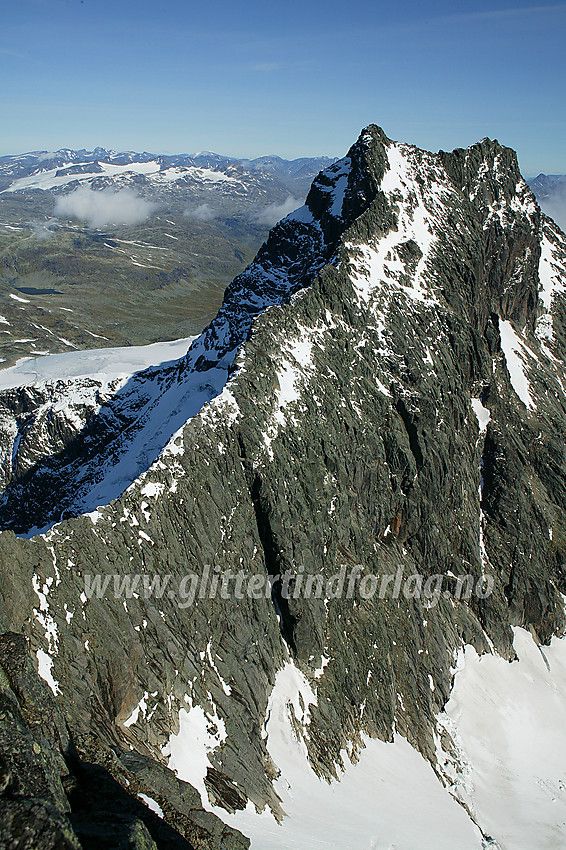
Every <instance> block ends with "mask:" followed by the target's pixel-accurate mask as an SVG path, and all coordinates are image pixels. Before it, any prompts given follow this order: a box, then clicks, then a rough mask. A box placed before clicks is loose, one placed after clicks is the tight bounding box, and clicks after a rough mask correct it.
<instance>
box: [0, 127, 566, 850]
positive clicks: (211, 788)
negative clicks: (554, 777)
mask: <svg viewBox="0 0 566 850" xmlns="http://www.w3.org/2000/svg"><path fill="white" fill-rule="evenodd" d="M565 293H566V237H564V234H562V233H561V232H560V230H559V229H558V228H557V227H556V225H555V224H554V223H553V222H552V221H551V220H550V219H548V218H546V217H544V216H542V215H541V213H540V210H539V208H538V206H537V205H536V202H535V201H534V198H533V196H532V194H531V192H530V190H529V189H528V187H527V186H526V184H525V183H524V181H523V180H522V178H521V176H520V174H519V172H518V168H517V161H516V157H515V156H514V154H513V153H512V152H511V151H509V150H508V149H506V148H502V147H501V146H499V145H498V143H497V142H492V141H490V140H483V141H482V142H479V143H478V144H477V145H473V146H472V147H471V148H469V149H467V150H466V151H460V150H457V151H454V152H452V153H451V154H448V153H444V152H442V151H441V152H440V153H438V154H435V153H429V152H426V151H422V150H419V149H418V148H416V147H413V146H410V145H406V144H401V143H396V142H392V141H391V140H389V139H388V138H387V137H386V136H385V134H384V133H383V131H381V130H380V129H379V128H378V127H375V126H374V125H370V127H368V128H366V129H365V130H364V131H363V132H362V134H361V135H360V138H359V139H358V141H357V142H356V143H355V144H354V145H353V147H352V148H351V149H350V151H349V152H348V154H347V156H346V157H344V159H342V160H339V161H338V162H336V163H334V164H332V165H330V166H329V168H326V169H325V170H324V171H323V172H321V173H320V174H319V175H318V177H317V178H316V179H315V181H314V183H313V186H312V188H311V190H310V192H309V195H308V197H307V202H306V204H305V206H304V207H301V208H300V209H299V210H297V211H295V212H294V213H291V214H290V215H289V216H287V217H286V218H284V219H283V220H282V221H281V222H280V223H279V224H278V225H277V226H276V227H275V228H274V229H273V230H272V231H271V233H270V235H269V238H268V239H267V241H266V243H265V244H264V245H263V247H262V248H261V249H260V251H259V253H258V255H257V257H256V259H255V260H254V262H253V263H252V264H251V265H250V266H249V267H248V268H247V269H246V271H244V272H243V273H242V274H241V275H239V276H238V277H237V278H235V280H234V281H233V282H232V283H231V284H230V286H229V287H228V289H227V291H226V294H225V298H224V302H223V305H222V307H221V309H220V311H219V313H218V315H217V316H216V318H215V319H214V320H213V321H212V322H211V323H210V325H209V326H208V327H207V328H206V329H205V331H204V332H203V334H202V335H201V336H200V337H199V338H198V339H196V340H195V341H194V342H193V344H192V345H191V348H190V350H189V351H188V352H187V354H186V355H185V356H184V357H182V358H181V359H180V360H178V361H176V362H174V363H168V364H166V365H164V366H162V367H154V368H150V369H148V370H146V371H144V372H140V373H138V374H135V375H132V376H131V378H130V379H129V380H127V381H126V382H123V383H119V384H116V385H115V384H112V385H107V386H104V387H103V386H101V385H100V383H97V382H96V381H92V382H88V381H85V380H80V381H67V382H65V381H62V382H58V383H49V382H48V381H47V382H43V383H42V384H41V385H40V386H36V387H33V389H30V388H25V387H23V388H14V389H12V390H9V391H5V392H4V393H2V394H1V395H0V404H1V407H0V414H1V420H0V422H1V428H2V450H3V455H2V472H3V475H4V482H5V485H4V493H3V497H2V504H1V506H0V507H1V510H2V514H3V518H4V519H3V521H4V527H5V528H6V529H15V530H16V531H17V532H20V533H21V532H25V533H26V534H27V535H29V536H31V537H32V539H31V540H25V539H21V538H18V537H15V536H14V534H13V533H12V531H10V530H7V531H4V532H3V533H1V534H0V557H1V558H2V559H3V563H9V564H10V565H11V568H10V569H9V570H7V571H6V580H5V585H4V589H3V594H4V596H3V599H2V615H3V617H4V621H5V623H6V629H11V630H14V631H18V632H23V633H24V634H25V635H27V637H28V639H29V643H30V647H31V649H32V651H33V652H34V653H35V655H36V658H37V660H38V664H39V665H40V672H41V673H42V675H43V678H45V680H46V681H47V682H48V683H49V685H50V687H51V689H52V691H53V692H54V694H55V695H56V699H57V704H58V705H59V706H60V707H61V710H62V711H63V712H64V713H65V716H66V718H67V720H68V723H69V725H70V728H71V729H72V730H73V731H74V732H75V734H76V738H77V740H78V741H79V743H80V746H81V747H82V751H81V752H82V753H83V754H85V756H86V755H89V757H91V758H92V757H93V756H92V754H93V753H95V754H96V758H99V759H102V758H103V757H104V759H105V764H107V765H108V770H111V771H113V776H115V777H116V781H119V782H121V783H123V784H124V785H125V778H127V779H128V781H129V782H131V777H130V774H129V773H124V767H125V765H130V766H131V764H132V759H131V758H130V759H128V758H126V755H127V754H128V751H129V748H133V750H134V751H135V752H137V753H138V754H143V756H144V757H145V758H147V759H148V760H150V761H153V762H159V763H160V765H161V767H163V768H164V766H167V767H169V768H170V769H171V770H175V771H176V772H177V775H178V779H179V780H184V781H186V782H190V783H191V785H193V786H194V787H195V788H196V789H198V792H199V794H200V795H201V798H202V802H203V804H204V805H205V806H214V807H216V811H217V813H218V811H221V810H222V809H223V810H224V812H228V813H230V817H231V818H232V820H231V823H233V825H237V826H242V828H243V825H244V824H245V826H246V828H249V829H250V830H255V829H260V827H258V823H259V822H258V821H257V820H254V818H255V815H254V814H253V811H252V809H253V807H254V806H255V809H257V810H258V811H262V810H265V811H264V815H263V821H262V823H263V822H264V821H265V818H268V817H269V815H268V812H267V810H270V811H271V812H272V813H273V815H274V817H275V818H276V819H277V820H282V821H283V827H282V828H284V825H285V812H286V811H287V809H289V810H292V807H293V800H297V798H298V797H300V791H299V789H300V788H301V787H302V786H301V785H300V784H297V783H298V780H297V776H298V775H299V774H300V775H301V776H303V775H306V776H308V777H311V776H312V774H313V772H314V773H315V774H316V775H317V776H318V777H323V778H325V779H327V780H329V782H334V781H336V780H338V779H339V778H341V777H343V775H344V773H347V771H348V770H349V765H350V763H355V762H356V761H357V760H358V758H361V757H362V755H363V753H364V751H365V750H369V749H371V747H372V746H373V743H376V742H378V743H380V744H381V745H383V747H385V750H380V752H381V755H382V756H383V754H384V753H386V752H389V753H391V752H392V750H391V749H387V748H388V747H393V748H395V747H397V745H398V744H399V739H400V738H401V739H402V740H403V741H404V743H403V745H402V746H403V747H404V746H405V745H406V747H407V748H409V751H410V752H411V753H412V754H413V755H412V756H411V758H413V759H414V761H413V762H411V763H412V764H413V765H416V764H419V765H421V767H422V766H423V762H424V764H425V766H426V769H427V771H428V773H427V776H429V777H430V781H433V782H435V783H436V778H435V776H434V774H433V773H432V772H431V771H430V766H432V768H433V770H434V773H435V774H436V776H437V777H439V778H440V779H441V783H442V794H443V795H446V798H445V799H446V800H447V803H446V805H449V806H450V807H456V810H457V812H458V817H461V818H462V819H463V821H461V822H460V821H459V823H460V824H461V826H462V829H467V830H468V833H466V835H468V838H469V843H466V844H462V845H461V846H466V847H474V848H475V847H477V848H478V850H479V848H480V847H484V848H485V847H488V846H491V847H495V846H497V845H494V843H493V841H494V840H495V839H493V837H492V831H491V829H490V811H489V807H488V808H487V809H486V808H485V806H484V805H483V803H482V799H481V795H478V793H477V790H476V789H477V786H476V785H474V782H473V781H470V782H469V783H463V782H462V781H461V777H462V776H466V777H467V776H471V777H474V776H476V775H477V771H479V772H480V773H481V764H480V765H479V767H478V765H477V764H475V763H474V761H473V758H472V756H470V755H469V754H467V753H466V751H465V750H464V748H463V746H462V745H461V743H460V741H461V737H460V731H461V730H460V728H459V726H458V722H459V719H458V715H457V714H456V715H454V714H446V711H447V710H448V709H447V705H448V701H449V698H450V694H451V691H452V688H453V685H454V675H455V658H456V657H457V656H458V653H460V652H462V651H463V648H464V647H466V646H467V647H468V648H469V647H473V651H474V652H475V653H476V654H477V655H480V656H488V657H489V658H493V659H498V660H501V659H504V660H513V659H515V658H516V657H517V654H518V643H517V634H518V630H519V633H520V634H521V635H522V634H523V632H525V633H526V635H527V637H528V638H529V640H533V639H534V640H535V641H536V645H535V650H536V652H537V653H538V652H539V650H538V649H537V645H542V644H545V643H549V642H550V641H551V640H552V638H553V636H554V635H555V634H558V633H562V632H563V630H564V624H565V615H564V601H563V596H562V594H564V593H566V576H565V564H566V548H565V543H564V541H565V540H566V521H565V519H564V511H563V505H564V503H565V501H566V459H565V456H564V439H563V435H564V430H565V428H566V385H565V384H564V379H563V373H564V364H565V362H566V359H565V358H566V351H565V349H564V341H565V339H566V331H565V328H566V325H565V322H566V306H565V304H566V302H565V300H564V299H565ZM227 572H229V573H230V575H235V574H238V573H241V574H243V575H244V577H249V576H255V577H256V578H258V577H259V579H260V581H261V579H262V577H263V585H262V588H263V590H262V592H261V593H260V594H256V595H254V594H247V593H243V594H241V595H240V596H237V595H236V593H235V592H234V593H232V592H229V591H228V589H226V592H224V591H223V590H218V592H216V591H215V593H214V594H212V593H211V592H210V585H207V588H205V590H204V591H203V592H202V593H200V592H199V593H197V592H196V591H195V593H194V594H193V595H192V598H191V599H190V601H189V602H187V598H186V596H185V597H181V595H180V588H181V587H184V588H185V590H186V588H187V579H188V578H190V579H191V581H192V577H194V580H195V582H197V585H195V586H198V587H200V588H202V582H203V581H205V580H206V581H207V582H208V581H209V578H210V576H211V575H212V576H216V578H217V586H219V587H221V588H222V587H223V585H222V583H221V580H220V576H223V577H226V575H227ZM93 575H97V576H99V579H98V581H100V582H104V581H105V582H106V585H105V587H107V588H108V587H111V588H112V589H113V591H114V592H113V593H112V592H109V593H108V594H105V593H102V592H101V593H100V594H97V593H96V592H92V593H90V595H89V594H87V593H86V591H85V587H86V584H85V583H86V580H87V576H88V577H89V581H90V579H91V578H92V576H93ZM164 575H166V576H167V577H168V579H167V582H168V583H167V585H166V592H163V593H160V594H158V593H156V592H155V589H154V583H153V584H151V582H153V579H154V578H155V576H157V577H158V578H159V579H160V581H161V578H162V577H163V576H164ZM132 576H138V579H139V581H141V582H142V584H141V585H140V586H139V587H138V586H137V585H136V587H137V589H136V590H135V591H134V592H132V593H130V594H129V595H127V598H126V597H125V596H124V593H123V592H120V588H123V587H124V585H123V581H122V579H123V578H124V577H127V581H128V582H131V581H132V580H133V579H132ZM143 576H145V577H147V578H148V580H150V579H151V581H150V584H151V588H152V589H151V591H147V592H144V590H142V589H141V588H145V587H146V585H144V584H143V581H142V578H141V577H143ZM282 576H286V577H287V579H288V587H290V588H291V589H292V590H293V592H292V593H291V594H285V593H284V591H283V583H282V580H281V577H282ZM341 577H342V578H341ZM397 577H398V578H397ZM409 577H410V578H411V582H412V583H409V584H407V582H406V581H405V579H407V580H408V579H409ZM226 580H227V581H228V579H226ZM341 581H342V585H343V586H342V588H341V590H340V589H339V586H340V582H341ZM183 582H185V583H184V584H183ZM199 582H200V583H201V584H198V583H199ZM397 582H398V589H397V592H396V593H395V592H394V591H395V587H396V586H397ZM384 583H385V584H384ZM419 583H420V584H419ZM463 583H465V585H466V586H467V587H468V588H469V593H468V594H467V595H462V592H461V589H462V585H463ZM146 584H147V582H146ZM305 586H307V587H309V588H310V590H309V592H308V593H307V592H305V591H304V588H305ZM423 586H428V587H429V588H436V589H437V591H438V592H437V593H436V594H434V593H433V595H432V597H431V595H430V593H429V595H428V596H427V595H426V594H423V593H422V592H421V591H419V592H416V591H415V588H417V589H418V588H419V587H420V588H421V589H422V587H423ZM128 587H130V589H131V586H130V585H128ZM382 587H385V591H387V592H384V593H383V594H382V593H381V590H379V591H378V588H379V589H381V588H382ZM116 588H118V590H116ZM226 588H228V585H226ZM317 588H319V590H317ZM348 588H350V590H348ZM372 588H373V591H372ZM401 588H402V590H401ZM91 589H92V588H91ZM521 630H522V631H521ZM530 635H532V636H533V637H532V638H531V637H530ZM542 651H543V650H542V646H541V652H542ZM541 657H542V656H541ZM507 666H508V665H507ZM484 668H485V665H484ZM454 717H455V719H454ZM290 748H291V750H292V751H293V753H294V759H295V760H294V761H293V762H292V763H291V764H289V763H288V762H287V761H286V753H287V752H288V751H289V749H290ZM393 751H395V752H398V749H394V750H393ZM125 754H126V755H125ZM134 761H135V759H134ZM383 763H384V762H383V759H381V761H380V762H379V764H380V765H383ZM298 764H300V765H301V770H303V768H304V771H303V773H301V772H300V771H299V772H298V773H297V765H298ZM147 769H148V770H149V768H147ZM423 769H424V768H423ZM155 770H157V768H155ZM155 770H154V775H155ZM170 772H171V771H169V773H170ZM144 775H146V771H145V768H144V773H143V775H142V774H141V773H140V776H141V779H139V776H138V779H139V781H140V782H141V780H142V779H143V776H144ZM159 775H160V776H161V777H162V778H161V779H160V786H159V787H160V788H161V789H162V790H163V789H165V790H163V793H164V795H166V794H169V795H170V797H171V799H175V800H178V795H177V796H175V793H176V792H174V790H172V787H173V786H172V785H171V782H172V781H173V779H174V777H172V774H171V777H170V781H169V784H168V782H167V780H166V779H165V778H163V776H162V773H160V774H159ZM167 775H169V774H167V773H165V774H164V776H167ZM537 775H538V774H537ZM305 781H307V780H305ZM161 783H162V784H161ZM316 783H318V779H316ZM173 784H174V783H173ZM323 785H324V783H318V784H317V785H316V787H317V788H318V787H320V786H323ZM136 787H137V786H136ZM139 787H140V788H143V789H145V790H144V791H143V793H147V785H140V786H139ZM309 787H310V786H309ZM331 787H332V789H335V788H336V786H335V785H332V786H331ZM427 787H428V786H427ZM435 787H436V786H435ZM545 787H546V786H545ZM548 787H549V788H550V789H551V790H550V791H549V792H548V793H549V794H550V793H554V791H552V788H554V786H552V788H551V786H550V785H549V786H548ZM167 788H169V790H168V791H167ZM437 790H439V789H437ZM439 793H440V791H439ZM544 793H545V794H546V791H545V792H544ZM165 799H167V797H165ZM160 800H161V802H163V800H162V798H161V797H160ZM248 801H250V803H251V804H252V805H251V806H249V807H248V808H247V809H246V810H245V811H244V809H245V807H246V804H247V802H248ZM158 802H159V801H158ZM160 805H161V804H160ZM162 808H163V811H164V813H165V817H166V818H170V820H171V822H172V823H173V822H174V823H175V824H177V823H179V822H180V823H182V824H184V829H185V832H184V833H183V834H184V835H189V836H190V835H192V834H193V833H191V832H190V827H189V826H187V824H186V823H185V822H184V821H182V819H181V818H180V814H179V813H180V812H181V808H179V805H177V804H176V807H173V809H171V810H169V809H167V806H164V807H162ZM183 811H184V810H183ZM450 811H451V812H453V811H454V809H453V808H450ZM226 816H227V817H228V815H226ZM194 817H195V818H197V819H198V818H201V819H202V815H201V814H200V813H199V812H197V813H196V814H195V816H194ZM464 822H465V826H464V825H462V824H463V823H464ZM216 828H217V826H215V827H214V829H216ZM211 829H212V826H211ZM244 831H245V829H244ZM257 834H259V833H257ZM232 837H233V836H232ZM468 838H466V841H468ZM472 839H473V840H472ZM191 840H192V839H191ZM233 840H234V841H236V838H234V837H233ZM238 840H239V839H238ZM388 840H389V839H388ZM395 840H396V839H395V836H393V837H390V840H389V843H395ZM367 843H369V842H367ZM457 843H458V842H457V841H456V840H455V841H454V842H453V846H455V845H456V844H457ZM197 846H201V845H197ZM202 846H214V847H216V846H218V844H214V843H213V844H209V845H202ZM431 846H432V845H431ZM458 846H460V845H458ZM502 846H504V845H503V842H502Z"/></svg>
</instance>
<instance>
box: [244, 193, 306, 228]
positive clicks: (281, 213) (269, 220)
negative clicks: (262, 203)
mask: <svg viewBox="0 0 566 850" xmlns="http://www.w3.org/2000/svg"><path fill="white" fill-rule="evenodd" d="M300 206H301V201H299V200H298V198H294V197H293V196H292V195H289V197H288V198H287V200H286V201H283V203H282V204H270V205H269V206H268V207H265V209H263V210H260V211H259V212H258V213H256V215H255V216H254V221H255V222H257V224H267V225H268V226H269V227H273V225H274V224H277V222H278V221H281V219H282V218H285V216H286V215H289V213H290V212H293V211H294V210H296V209H297V207H300Z"/></svg>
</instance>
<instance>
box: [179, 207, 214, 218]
mask: <svg viewBox="0 0 566 850" xmlns="http://www.w3.org/2000/svg"><path fill="white" fill-rule="evenodd" d="M184 215H185V216H186V217H187V218H192V219H195V220H196V221H213V220H214V219H215V218H216V213H215V211H214V210H213V209H212V207H211V206H209V204H199V206H198V207H195V208H194V209H188V210H185V212H184Z"/></svg>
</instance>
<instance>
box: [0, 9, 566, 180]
mask: <svg viewBox="0 0 566 850" xmlns="http://www.w3.org/2000/svg"><path fill="white" fill-rule="evenodd" d="M1 20H2V26H1V29H0V116H1V118H0V120H1V123H0V127H1V131H0V154H6V153H19V152H21V151H24V150H34V149H35V150H37V149H47V150H53V149H56V148H60V147H74V148H77V147H78V148H80V147H86V148H92V147H94V146H96V145H101V146H103V147H111V148H114V149H116V150H123V149H134V150H150V151H157V152H167V153H175V152H185V153H190V152H194V151H196V150H201V149H208V150H215V151H218V152H220V153H226V154H232V155H235V156H258V155H260V154H266V153H277V154H279V155H281V156H284V157H289V158H291V157H296V156H312V155H317V154H328V155H343V154H344V153H345V152H346V150H347V149H348V147H349V146H350V144H351V143H352V142H353V141H354V140H355V139H356V137H357V135H358V133H359V131H360V130H361V128H362V127H363V126H365V125H366V124H368V123H370V122H374V123H377V124H380V125H381V126H382V127H383V128H384V130H385V132H386V133H387V134H388V135H389V136H390V137H391V138H395V139H400V140H404V141H409V142H413V143H415V144H418V145H420V146H422V147H426V148H429V149H431V150H437V149H439V148H444V149H452V148H453V147H456V146H466V145H468V144H471V143H472V142H474V141H476V140H477V139H479V138H482V137H484V136H490V137H492V138H497V139H499V141H501V142H503V143H504V144H508V145H510V146H511V147H514V148H516V149H517V150H518V152H519V158H520V162H521V167H522V169H523V172H524V173H525V174H526V175H531V174H534V173H538V172H539V171H545V172H547V173H553V172H558V173H566V108H565V104H566V98H565V89H566V85H565V84H566V79H565V77H566V74H565V69H566V60H565V58H564V55H565V53H566V50H565V45H566V3H562V4H549V5H542V4H539V5H538V6H535V5H533V3H532V2H528V0H527V2H524V3H521V2H509V3H507V4H506V3H505V1H504V0H497V2H493V3H487V2H485V0H476V2H475V3H473V4H471V3H469V4H457V3H454V2H445V1H444V0H433V2H429V3H423V2H416V0H409V2H403V0H401V2H398V3H395V4H393V3H379V2H369V0H367V1H366V0H351V2H349V3H347V2H337V0H325V2H322V0H313V2H309V0H301V2H299V0H286V2H285V3H281V4H277V5H276V4H273V3H269V2H258V0H252V2H247V3H244V4H238V3H234V2H228V0H207V2H203V0H201V2H200V3H199V4H198V5H197V4H194V3H192V2H188V3H182V2H180V0H169V2H167V3H166V4H164V5H163V7H160V5H158V4H156V3H149V2H146V0H140V1H139V2H137V3H133V2H130V0H115V2H113V3H110V2H109V0H19V2H18V3H17V4H16V3H10V4H3V9H2V18H1Z"/></svg>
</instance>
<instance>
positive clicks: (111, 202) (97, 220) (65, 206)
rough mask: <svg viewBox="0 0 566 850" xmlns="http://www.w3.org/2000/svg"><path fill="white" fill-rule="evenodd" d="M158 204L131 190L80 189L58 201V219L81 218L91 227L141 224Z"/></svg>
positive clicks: (61, 197) (56, 208) (56, 204)
mask: <svg viewBox="0 0 566 850" xmlns="http://www.w3.org/2000/svg"><path fill="white" fill-rule="evenodd" d="M157 206H158V205H157V204H155V203H153V202H152V201H146V200H145V198H140V197H139V195H137V194H136V193H135V192H134V191H133V190H132V189H120V190H118V191H116V190H115V189H111V188H110V187H108V188H106V189H102V190H101V191H95V190H94V189H91V188H90V187H89V186H79V188H78V189H75V190H74V192H70V193H69V194H68V195H59V196H58V197H57V200H56V201H55V210H54V212H55V215H56V216H59V217H60V218H79V219H82V221H86V222H87V224H88V225H89V226H90V227H105V226H106V225H108V224H141V222H142V221H145V220H146V219H147V218H149V216H150V215H151V214H152V212H154V210H155V209H157Z"/></svg>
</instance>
